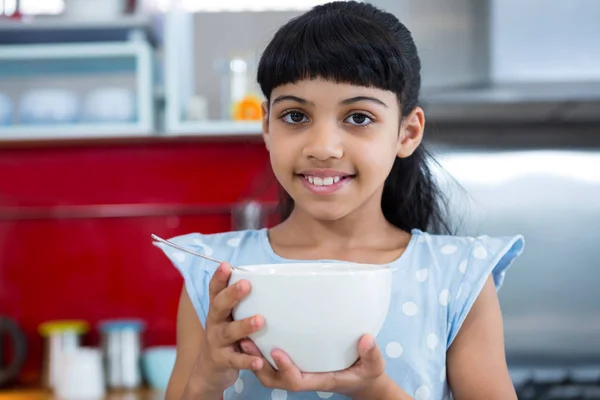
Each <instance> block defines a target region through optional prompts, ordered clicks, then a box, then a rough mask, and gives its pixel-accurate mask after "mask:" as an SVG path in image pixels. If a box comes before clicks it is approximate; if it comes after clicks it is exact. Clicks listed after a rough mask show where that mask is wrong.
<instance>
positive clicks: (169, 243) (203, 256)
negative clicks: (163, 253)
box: [151, 234, 250, 272]
mask: <svg viewBox="0 0 600 400" xmlns="http://www.w3.org/2000/svg"><path fill="white" fill-rule="evenodd" d="M151 236H152V239H154V240H155V241H157V242H160V243H164V244H166V245H167V246H171V247H173V248H175V249H177V250H181V251H184V252H186V253H189V254H192V255H195V256H198V257H202V258H205V259H207V260H210V261H213V262H216V263H218V264H221V263H222V262H223V261H219V260H217V259H216V258H212V257H209V256H207V255H204V254H202V253H197V252H195V251H194V250H190V249H186V248H185V247H182V246H180V245H178V244H175V243H173V242H171V241H168V240H166V239H163V238H161V237H160V236H156V235H155V234H152V235H151ZM230 266H231V269H237V270H239V271H246V272H250V271H249V270H248V269H246V268H242V267H234V266H233V265H231V264H230Z"/></svg>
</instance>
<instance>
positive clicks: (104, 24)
mask: <svg viewBox="0 0 600 400" xmlns="http://www.w3.org/2000/svg"><path fill="white" fill-rule="evenodd" d="M150 26H151V20H150V18H149V17H146V16H137V15H131V16H123V17H119V18H114V19H75V18H64V17H36V18H35V19H33V20H31V21H14V20H4V21H1V22H0V31H21V32H22V31H44V30H53V31H64V30H86V31H89V30H98V29H146V28H149V27H150Z"/></svg>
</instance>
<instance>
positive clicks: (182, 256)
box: [173, 252, 187, 263]
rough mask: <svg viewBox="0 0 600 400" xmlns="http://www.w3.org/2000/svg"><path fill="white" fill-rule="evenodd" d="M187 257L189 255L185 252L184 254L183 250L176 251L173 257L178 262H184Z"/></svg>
mask: <svg viewBox="0 0 600 400" xmlns="http://www.w3.org/2000/svg"><path fill="white" fill-rule="evenodd" d="M186 258H187V257H186V256H185V254H184V253H181V252H175V253H173V259H174V260H175V261H177V262H180V263H182V262H184V261H185V259H186Z"/></svg>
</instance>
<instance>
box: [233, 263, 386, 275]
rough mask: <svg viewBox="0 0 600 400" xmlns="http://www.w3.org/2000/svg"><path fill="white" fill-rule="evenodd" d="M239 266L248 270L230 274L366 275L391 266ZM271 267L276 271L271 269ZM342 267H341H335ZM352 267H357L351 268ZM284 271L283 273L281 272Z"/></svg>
mask: <svg viewBox="0 0 600 400" xmlns="http://www.w3.org/2000/svg"><path fill="white" fill-rule="evenodd" d="M317 265H318V266H323V267H332V268H331V269H329V270H328V269H327V268H324V270H322V271H319V272H318V273H317V272H315V270H314V268H306V267H314V266H317ZM240 267H243V268H248V269H249V270H248V271H246V270H240V269H234V270H233V271H232V274H234V275H237V276H257V275H258V276H273V277H280V276H315V275H318V276H332V275H335V276H352V275H366V274H381V273H389V272H391V271H392V267H391V266H389V265H387V264H366V263H354V262H319V261H315V262H290V263H270V264H246V265H240ZM273 267H275V269H277V271H273V269H274V268H273ZM336 267H342V268H336ZM352 267H358V268H356V269H353V268H352ZM288 268H289V270H287V271H285V269H288ZM282 271H284V272H283V273H281V272H282Z"/></svg>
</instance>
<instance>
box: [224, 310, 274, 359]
mask: <svg viewBox="0 0 600 400" xmlns="http://www.w3.org/2000/svg"><path fill="white" fill-rule="evenodd" d="M264 325H265V319H264V318H263V317H262V316H260V315H255V316H252V317H250V318H245V319H242V320H240V321H233V322H230V323H228V324H227V325H226V326H225V329H224V331H223V334H222V335H221V338H220V339H221V341H222V344H223V345H224V346H226V345H231V344H234V343H236V342H238V341H240V340H242V339H244V338H245V337H247V336H249V335H251V334H252V333H254V332H257V331H259V330H261V329H262V328H263V326H264ZM258 356H260V353H259V354H258Z"/></svg>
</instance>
